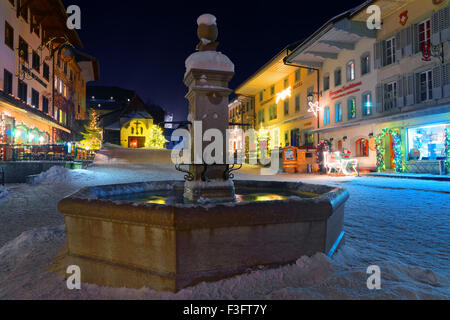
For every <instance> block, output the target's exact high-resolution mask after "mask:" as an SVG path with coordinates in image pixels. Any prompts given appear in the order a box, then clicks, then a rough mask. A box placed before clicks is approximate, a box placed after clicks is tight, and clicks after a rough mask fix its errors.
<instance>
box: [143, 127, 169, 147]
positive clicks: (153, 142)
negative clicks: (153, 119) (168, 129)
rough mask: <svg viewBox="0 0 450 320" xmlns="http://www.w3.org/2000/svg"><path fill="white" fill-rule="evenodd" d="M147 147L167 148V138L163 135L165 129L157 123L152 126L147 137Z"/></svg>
mask: <svg viewBox="0 0 450 320" xmlns="http://www.w3.org/2000/svg"><path fill="white" fill-rule="evenodd" d="M145 140H146V142H145V147H146V148H151V149H165V148H166V143H167V140H166V138H165V137H164V135H163V130H162V129H161V128H160V127H158V126H157V125H154V124H153V125H152V126H151V127H150V136H149V137H148V139H145Z"/></svg>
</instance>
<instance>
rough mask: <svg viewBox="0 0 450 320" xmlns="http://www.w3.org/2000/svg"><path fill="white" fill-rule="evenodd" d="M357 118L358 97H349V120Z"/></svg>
mask: <svg viewBox="0 0 450 320" xmlns="http://www.w3.org/2000/svg"><path fill="white" fill-rule="evenodd" d="M355 118H356V98H350V99H348V120H351V119H355Z"/></svg>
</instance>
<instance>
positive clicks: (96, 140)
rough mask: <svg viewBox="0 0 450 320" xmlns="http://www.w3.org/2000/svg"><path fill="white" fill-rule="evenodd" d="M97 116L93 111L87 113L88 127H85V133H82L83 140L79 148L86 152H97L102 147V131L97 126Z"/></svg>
mask: <svg viewBox="0 0 450 320" xmlns="http://www.w3.org/2000/svg"><path fill="white" fill-rule="evenodd" d="M98 121H99V118H98V115H97V112H95V110H94V109H91V111H90V113H89V125H85V126H84V129H85V130H86V132H82V133H81V134H82V135H83V137H84V139H83V140H81V142H80V143H79V146H80V147H81V148H83V149H86V150H93V151H97V150H100V149H101V147H102V135H103V133H102V129H101V128H100V127H99V126H98Z"/></svg>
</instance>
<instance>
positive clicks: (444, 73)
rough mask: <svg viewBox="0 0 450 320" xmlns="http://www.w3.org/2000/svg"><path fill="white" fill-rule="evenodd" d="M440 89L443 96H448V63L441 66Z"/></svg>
mask: <svg viewBox="0 0 450 320" xmlns="http://www.w3.org/2000/svg"><path fill="white" fill-rule="evenodd" d="M442 89H443V93H444V97H445V98H448V97H450V63H447V64H444V65H443V66H442Z"/></svg>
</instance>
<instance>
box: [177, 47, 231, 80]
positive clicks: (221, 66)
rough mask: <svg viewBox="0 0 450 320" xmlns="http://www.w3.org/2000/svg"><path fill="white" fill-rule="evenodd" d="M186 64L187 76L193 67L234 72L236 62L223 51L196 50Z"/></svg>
mask: <svg viewBox="0 0 450 320" xmlns="http://www.w3.org/2000/svg"><path fill="white" fill-rule="evenodd" d="M185 65H186V73H185V76H186V75H187V74H188V73H189V71H191V69H202V70H213V71H225V72H234V63H233V62H231V60H230V59H229V58H228V57H227V56H226V55H224V54H223V53H222V52H217V51H198V52H194V53H193V54H191V55H190V56H189V57H188V58H187V59H186V62H185Z"/></svg>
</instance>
